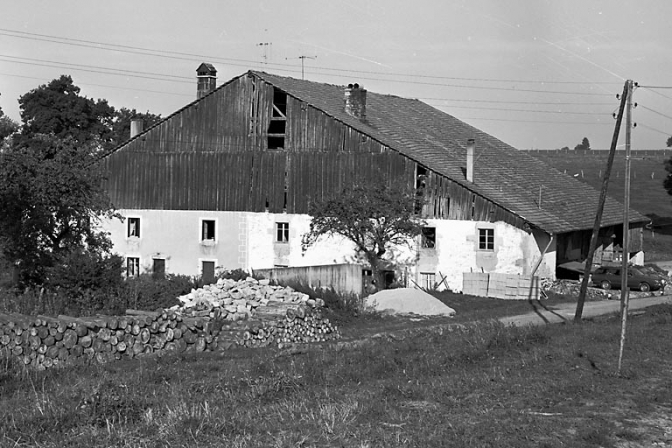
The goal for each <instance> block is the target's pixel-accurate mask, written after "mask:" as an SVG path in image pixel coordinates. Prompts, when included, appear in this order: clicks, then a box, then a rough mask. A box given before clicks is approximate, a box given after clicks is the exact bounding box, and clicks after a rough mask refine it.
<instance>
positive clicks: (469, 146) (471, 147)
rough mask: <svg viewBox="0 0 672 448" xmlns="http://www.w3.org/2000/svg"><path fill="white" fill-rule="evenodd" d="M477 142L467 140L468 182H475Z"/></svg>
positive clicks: (471, 139)
mask: <svg viewBox="0 0 672 448" xmlns="http://www.w3.org/2000/svg"><path fill="white" fill-rule="evenodd" d="M475 148H476V142H475V141H474V139H473V138H470V139H469V140H467V181H469V182H473V181H474V149H475Z"/></svg>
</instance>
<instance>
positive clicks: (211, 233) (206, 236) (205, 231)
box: [201, 219, 216, 241]
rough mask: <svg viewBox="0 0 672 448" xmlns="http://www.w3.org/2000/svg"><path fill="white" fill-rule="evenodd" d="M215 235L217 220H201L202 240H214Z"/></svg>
mask: <svg viewBox="0 0 672 448" xmlns="http://www.w3.org/2000/svg"><path fill="white" fill-rule="evenodd" d="M215 235H216V233H215V220H214V219H204V220H203V221H201V241H214V240H215Z"/></svg>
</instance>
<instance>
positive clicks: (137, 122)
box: [131, 118, 143, 138]
mask: <svg viewBox="0 0 672 448" xmlns="http://www.w3.org/2000/svg"><path fill="white" fill-rule="evenodd" d="M142 128H143V121H142V118H133V119H132V120H131V138H133V137H135V136H136V135H138V134H142V131H143V129H142Z"/></svg>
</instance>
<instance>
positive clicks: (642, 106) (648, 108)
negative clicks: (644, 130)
mask: <svg viewBox="0 0 672 448" xmlns="http://www.w3.org/2000/svg"><path fill="white" fill-rule="evenodd" d="M637 106H638V107H641V108H642V109H646V110H648V111H650V112H653V113H654V114H658V115H660V116H661V117H665V118H669V119H670V120H672V117H670V116H669V115H665V114H664V113H662V112H658V111H657V110H654V109H651V108H650V107H646V106H644V105H643V104H637Z"/></svg>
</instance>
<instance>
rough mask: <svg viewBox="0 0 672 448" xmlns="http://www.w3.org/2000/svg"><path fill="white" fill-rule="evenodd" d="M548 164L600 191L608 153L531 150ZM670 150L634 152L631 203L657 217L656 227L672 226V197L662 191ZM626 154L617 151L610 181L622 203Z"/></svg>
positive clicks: (644, 212)
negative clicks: (660, 225) (671, 224)
mask: <svg viewBox="0 0 672 448" xmlns="http://www.w3.org/2000/svg"><path fill="white" fill-rule="evenodd" d="M528 153H529V154H530V155H532V156H534V157H536V158H538V159H539V160H542V161H543V162H545V163H547V164H548V165H550V166H552V167H554V168H556V169H558V170H560V171H562V172H565V173H567V174H569V175H570V176H574V177H576V178H577V179H579V180H581V181H583V182H586V183H587V184H589V185H591V186H593V187H595V188H596V189H597V190H600V188H601V187H602V176H603V174H604V173H605V171H606V167H607V157H608V155H609V152H608V151H586V152H582V151H578V152H577V151H568V152H566V151H529V152H528ZM671 156H672V152H671V151H659V152H656V151H646V152H643V153H642V152H639V153H638V152H636V151H634V152H633V156H632V157H631V159H630V160H631V177H630V183H631V185H630V194H631V198H630V203H631V205H632V208H634V209H635V210H637V211H639V212H640V213H643V214H645V215H647V216H651V217H653V218H654V224H669V223H672V196H670V195H668V194H667V192H666V191H665V189H664V188H663V180H664V179H665V177H666V176H667V172H666V171H665V167H664V162H665V160H666V159H669V158H670V157H671ZM624 174H625V156H624V151H617V153H616V157H615V158H614V166H613V168H612V174H611V177H610V181H609V195H610V196H612V197H614V198H615V199H617V200H619V201H623V197H624V191H625V182H624Z"/></svg>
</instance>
